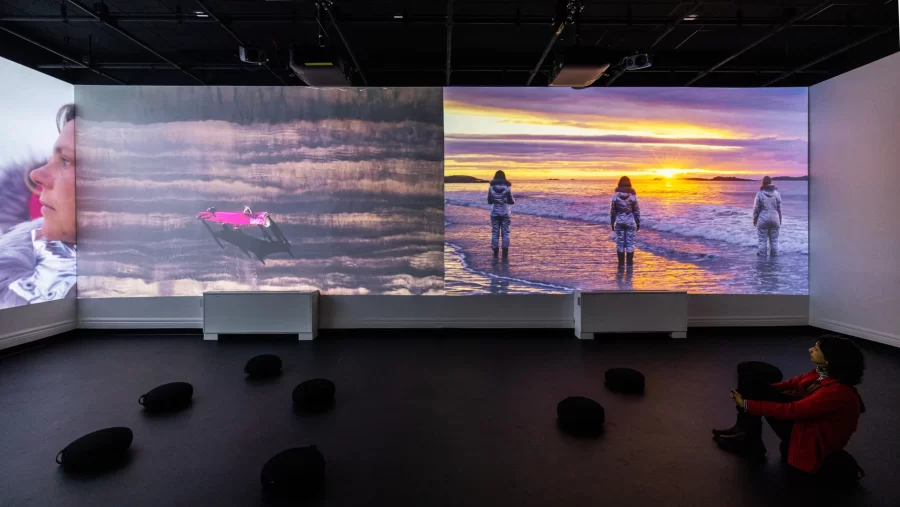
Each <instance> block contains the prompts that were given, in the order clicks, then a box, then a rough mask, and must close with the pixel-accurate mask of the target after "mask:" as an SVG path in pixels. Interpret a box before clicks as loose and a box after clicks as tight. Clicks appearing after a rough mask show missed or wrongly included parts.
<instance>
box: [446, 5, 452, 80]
mask: <svg viewBox="0 0 900 507" xmlns="http://www.w3.org/2000/svg"><path fill="white" fill-rule="evenodd" d="M452 47H453V0H447V69H446V71H445V74H446V76H445V78H444V86H450V50H451V49H452Z"/></svg>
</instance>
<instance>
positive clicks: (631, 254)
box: [625, 252, 634, 266]
mask: <svg viewBox="0 0 900 507" xmlns="http://www.w3.org/2000/svg"><path fill="white" fill-rule="evenodd" d="M627 256H628V259H627V260H626V261H625V263H626V264H628V265H629V266H634V252H628V254H627Z"/></svg>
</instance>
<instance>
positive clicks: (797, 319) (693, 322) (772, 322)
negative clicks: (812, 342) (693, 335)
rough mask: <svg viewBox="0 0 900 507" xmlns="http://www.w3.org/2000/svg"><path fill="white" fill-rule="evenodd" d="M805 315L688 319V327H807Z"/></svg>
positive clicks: (807, 319) (807, 320)
mask: <svg viewBox="0 0 900 507" xmlns="http://www.w3.org/2000/svg"><path fill="white" fill-rule="evenodd" d="M808 325H809V317H808V316H807V315H780V316H775V317H770V316H760V315H747V316H721V317H688V327H776V326H808Z"/></svg>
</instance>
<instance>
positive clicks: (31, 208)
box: [28, 189, 43, 220]
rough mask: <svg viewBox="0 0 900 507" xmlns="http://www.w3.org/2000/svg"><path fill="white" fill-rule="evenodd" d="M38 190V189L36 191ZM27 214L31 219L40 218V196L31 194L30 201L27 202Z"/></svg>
mask: <svg viewBox="0 0 900 507" xmlns="http://www.w3.org/2000/svg"><path fill="white" fill-rule="evenodd" d="M38 190H40V189H38ZM28 213H29V214H30V215H31V219H32V220H34V219H35V218H41V217H42V216H43V215H41V196H40V194H31V199H29V200H28Z"/></svg>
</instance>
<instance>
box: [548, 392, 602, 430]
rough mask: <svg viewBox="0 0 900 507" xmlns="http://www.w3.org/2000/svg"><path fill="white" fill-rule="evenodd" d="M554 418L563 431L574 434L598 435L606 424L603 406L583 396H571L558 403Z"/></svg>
mask: <svg viewBox="0 0 900 507" xmlns="http://www.w3.org/2000/svg"><path fill="white" fill-rule="evenodd" d="M556 416H557V418H558V421H559V425H560V427H562V429H563V430H565V431H568V432H570V433H576V434H598V433H600V432H602V431H603V423H604V422H606V412H605V411H604V410H603V406H602V405H600V404H599V403H597V402H596V401H594V400H592V399H590V398H585V397H583V396H571V397H569V398H566V399H564V400H562V401H561V402H559V404H558V405H556Z"/></svg>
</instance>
